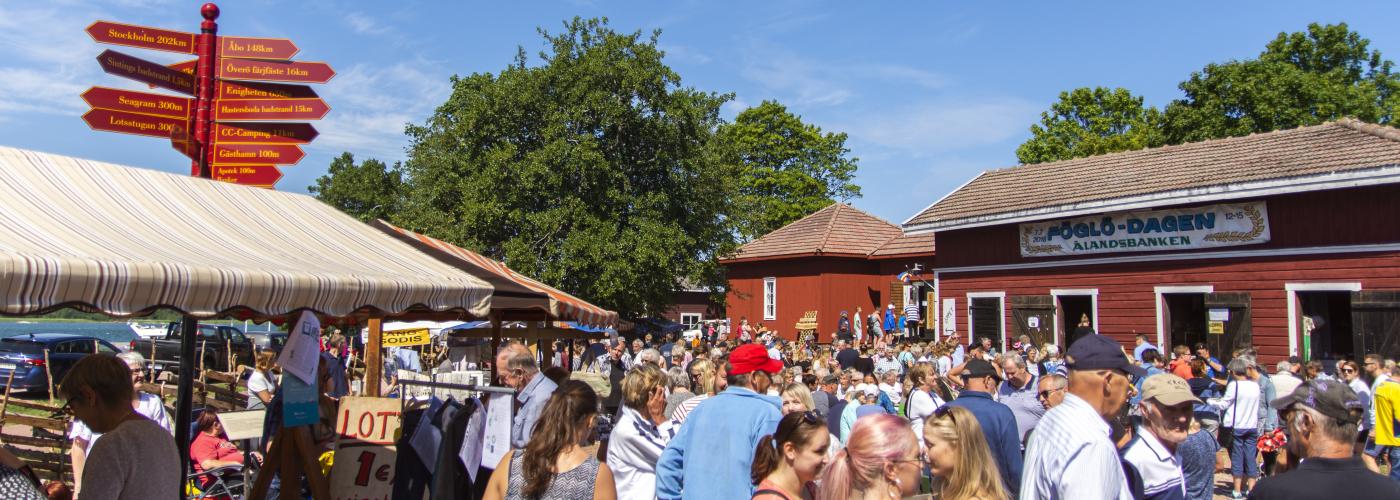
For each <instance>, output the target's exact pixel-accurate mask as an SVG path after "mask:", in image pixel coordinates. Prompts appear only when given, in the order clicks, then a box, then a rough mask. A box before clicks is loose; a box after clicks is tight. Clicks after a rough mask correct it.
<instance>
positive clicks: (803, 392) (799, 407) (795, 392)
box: [782, 383, 816, 415]
mask: <svg viewBox="0 0 1400 500" xmlns="http://www.w3.org/2000/svg"><path fill="white" fill-rule="evenodd" d="M782 398H783V415H788V414H792V413H799V412H804V411H812V409H813V408H815V407H816V402H815V401H814V400H812V390H811V389H808V388H807V386H805V385H802V384H801V383H791V384H788V385H787V386H786V387H783V392H782Z"/></svg>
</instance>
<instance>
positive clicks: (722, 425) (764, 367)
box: [656, 344, 783, 500]
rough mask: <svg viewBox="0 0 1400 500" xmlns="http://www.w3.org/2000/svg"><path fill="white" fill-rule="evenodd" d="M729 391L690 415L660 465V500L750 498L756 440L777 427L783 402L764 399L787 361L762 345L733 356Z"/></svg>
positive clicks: (750, 346) (741, 349)
mask: <svg viewBox="0 0 1400 500" xmlns="http://www.w3.org/2000/svg"><path fill="white" fill-rule="evenodd" d="M728 365H729V366H728V368H729V369H728V370H727V371H726V373H727V374H728V375H727V377H728V383H729V388H728V389H725V390H724V392H721V393H719V394H716V395H714V396H712V397H710V399H707V400H705V401H704V402H703V403H700V405H699V406H697V407H695V410H693V411H691V412H690V415H689V416H687V417H686V419H685V423H684V424H683V425H681V429H680V432H679V433H677V434H676V436H675V437H674V438H672V439H671V442H670V443H669V444H667V445H666V449H665V450H663V451H662V452H661V458H660V459H658V460H657V462H656V497H657V498H659V499H661V500H672V499H676V498H689V499H705V500H709V499H713V498H750V497H752V496H753V492H754V486H753V480H752V479H751V478H750V473H751V472H752V470H751V469H752V468H753V457H754V449H755V448H756V447H757V446H758V440H759V439H760V438H762V437H763V436H765V435H768V434H772V433H773V432H774V431H776V430H777V429H778V421H779V420H781V419H782V410H781V409H782V401H781V400H779V399H778V398H775V397H772V396H766V395H764V393H765V392H767V391H768V386H769V385H770V384H772V378H771V374H774V373H778V372H779V371H782V369H783V363H782V362H781V361H778V360H776V359H772V358H769V357H768V352H767V350H765V349H764V348H763V346H761V345H758V344H744V345H741V346H739V348H737V349H735V350H734V352H732V353H730V355H729V362H728Z"/></svg>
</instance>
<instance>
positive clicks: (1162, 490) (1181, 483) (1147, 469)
mask: <svg viewBox="0 0 1400 500" xmlns="http://www.w3.org/2000/svg"><path fill="white" fill-rule="evenodd" d="M1123 461H1124V462H1128V463H1130V464H1132V465H1133V468H1134V469H1137V472H1138V475H1140V476H1142V492H1143V498H1145V499H1147V500H1186V480H1185V478H1183V477H1182V474H1181V464H1179V463H1177V461H1176V456H1175V455H1173V454H1172V452H1170V451H1167V447H1166V446H1162V443H1161V442H1160V441H1157V437H1156V436H1153V435H1152V433H1151V432H1148V430H1147V428H1145V427H1142V426H1138V428H1137V431H1136V432H1134V433H1133V440H1132V442H1130V443H1128V447H1127V448H1126V449H1124V450H1123Z"/></svg>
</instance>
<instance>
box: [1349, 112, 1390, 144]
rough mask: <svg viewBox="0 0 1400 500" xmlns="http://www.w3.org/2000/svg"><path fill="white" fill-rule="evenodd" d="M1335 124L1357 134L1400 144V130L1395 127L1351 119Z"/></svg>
mask: <svg viewBox="0 0 1400 500" xmlns="http://www.w3.org/2000/svg"><path fill="white" fill-rule="evenodd" d="M1335 123H1336V124H1337V125H1340V126H1343V127H1346V128H1349V129H1352V130H1355V131H1357V132H1362V133H1366V134H1371V135H1374V136H1376V137H1379V138H1381V139H1388V140H1392V141H1396V142H1400V129H1397V128H1395V127H1391V126H1386V125H1381V124H1378V123H1367V122H1363V121H1361V120H1357V119H1355V118H1350V117H1348V118H1343V119H1340V120H1337V121H1336V122H1335Z"/></svg>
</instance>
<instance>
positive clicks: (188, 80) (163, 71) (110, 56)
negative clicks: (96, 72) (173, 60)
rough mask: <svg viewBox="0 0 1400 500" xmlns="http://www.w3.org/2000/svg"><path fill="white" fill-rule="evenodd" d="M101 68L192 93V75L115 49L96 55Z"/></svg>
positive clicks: (177, 90)
mask: <svg viewBox="0 0 1400 500" xmlns="http://www.w3.org/2000/svg"><path fill="white" fill-rule="evenodd" d="M97 63H98V64H101V65H102V70H103V71H106V72H108V73H111V74H113V75H117V76H124V77H127V78H130V79H132V80H136V81H138V82H142V83H147V84H151V85H154V86H157V87H160V88H164V89H169V90H174V91H176V92H184V93H186V94H189V95H194V76H193V75H187V74H184V73H181V72H179V71H176V70H173V69H170V68H167V67H165V66H161V65H159V64H156V63H153V62H150V61H147V60H144V59H139V58H135V57H131V56H129V55H126V54H123V53H121V52H117V51H115V50H106V51H103V52H102V54H100V55H98V56H97Z"/></svg>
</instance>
